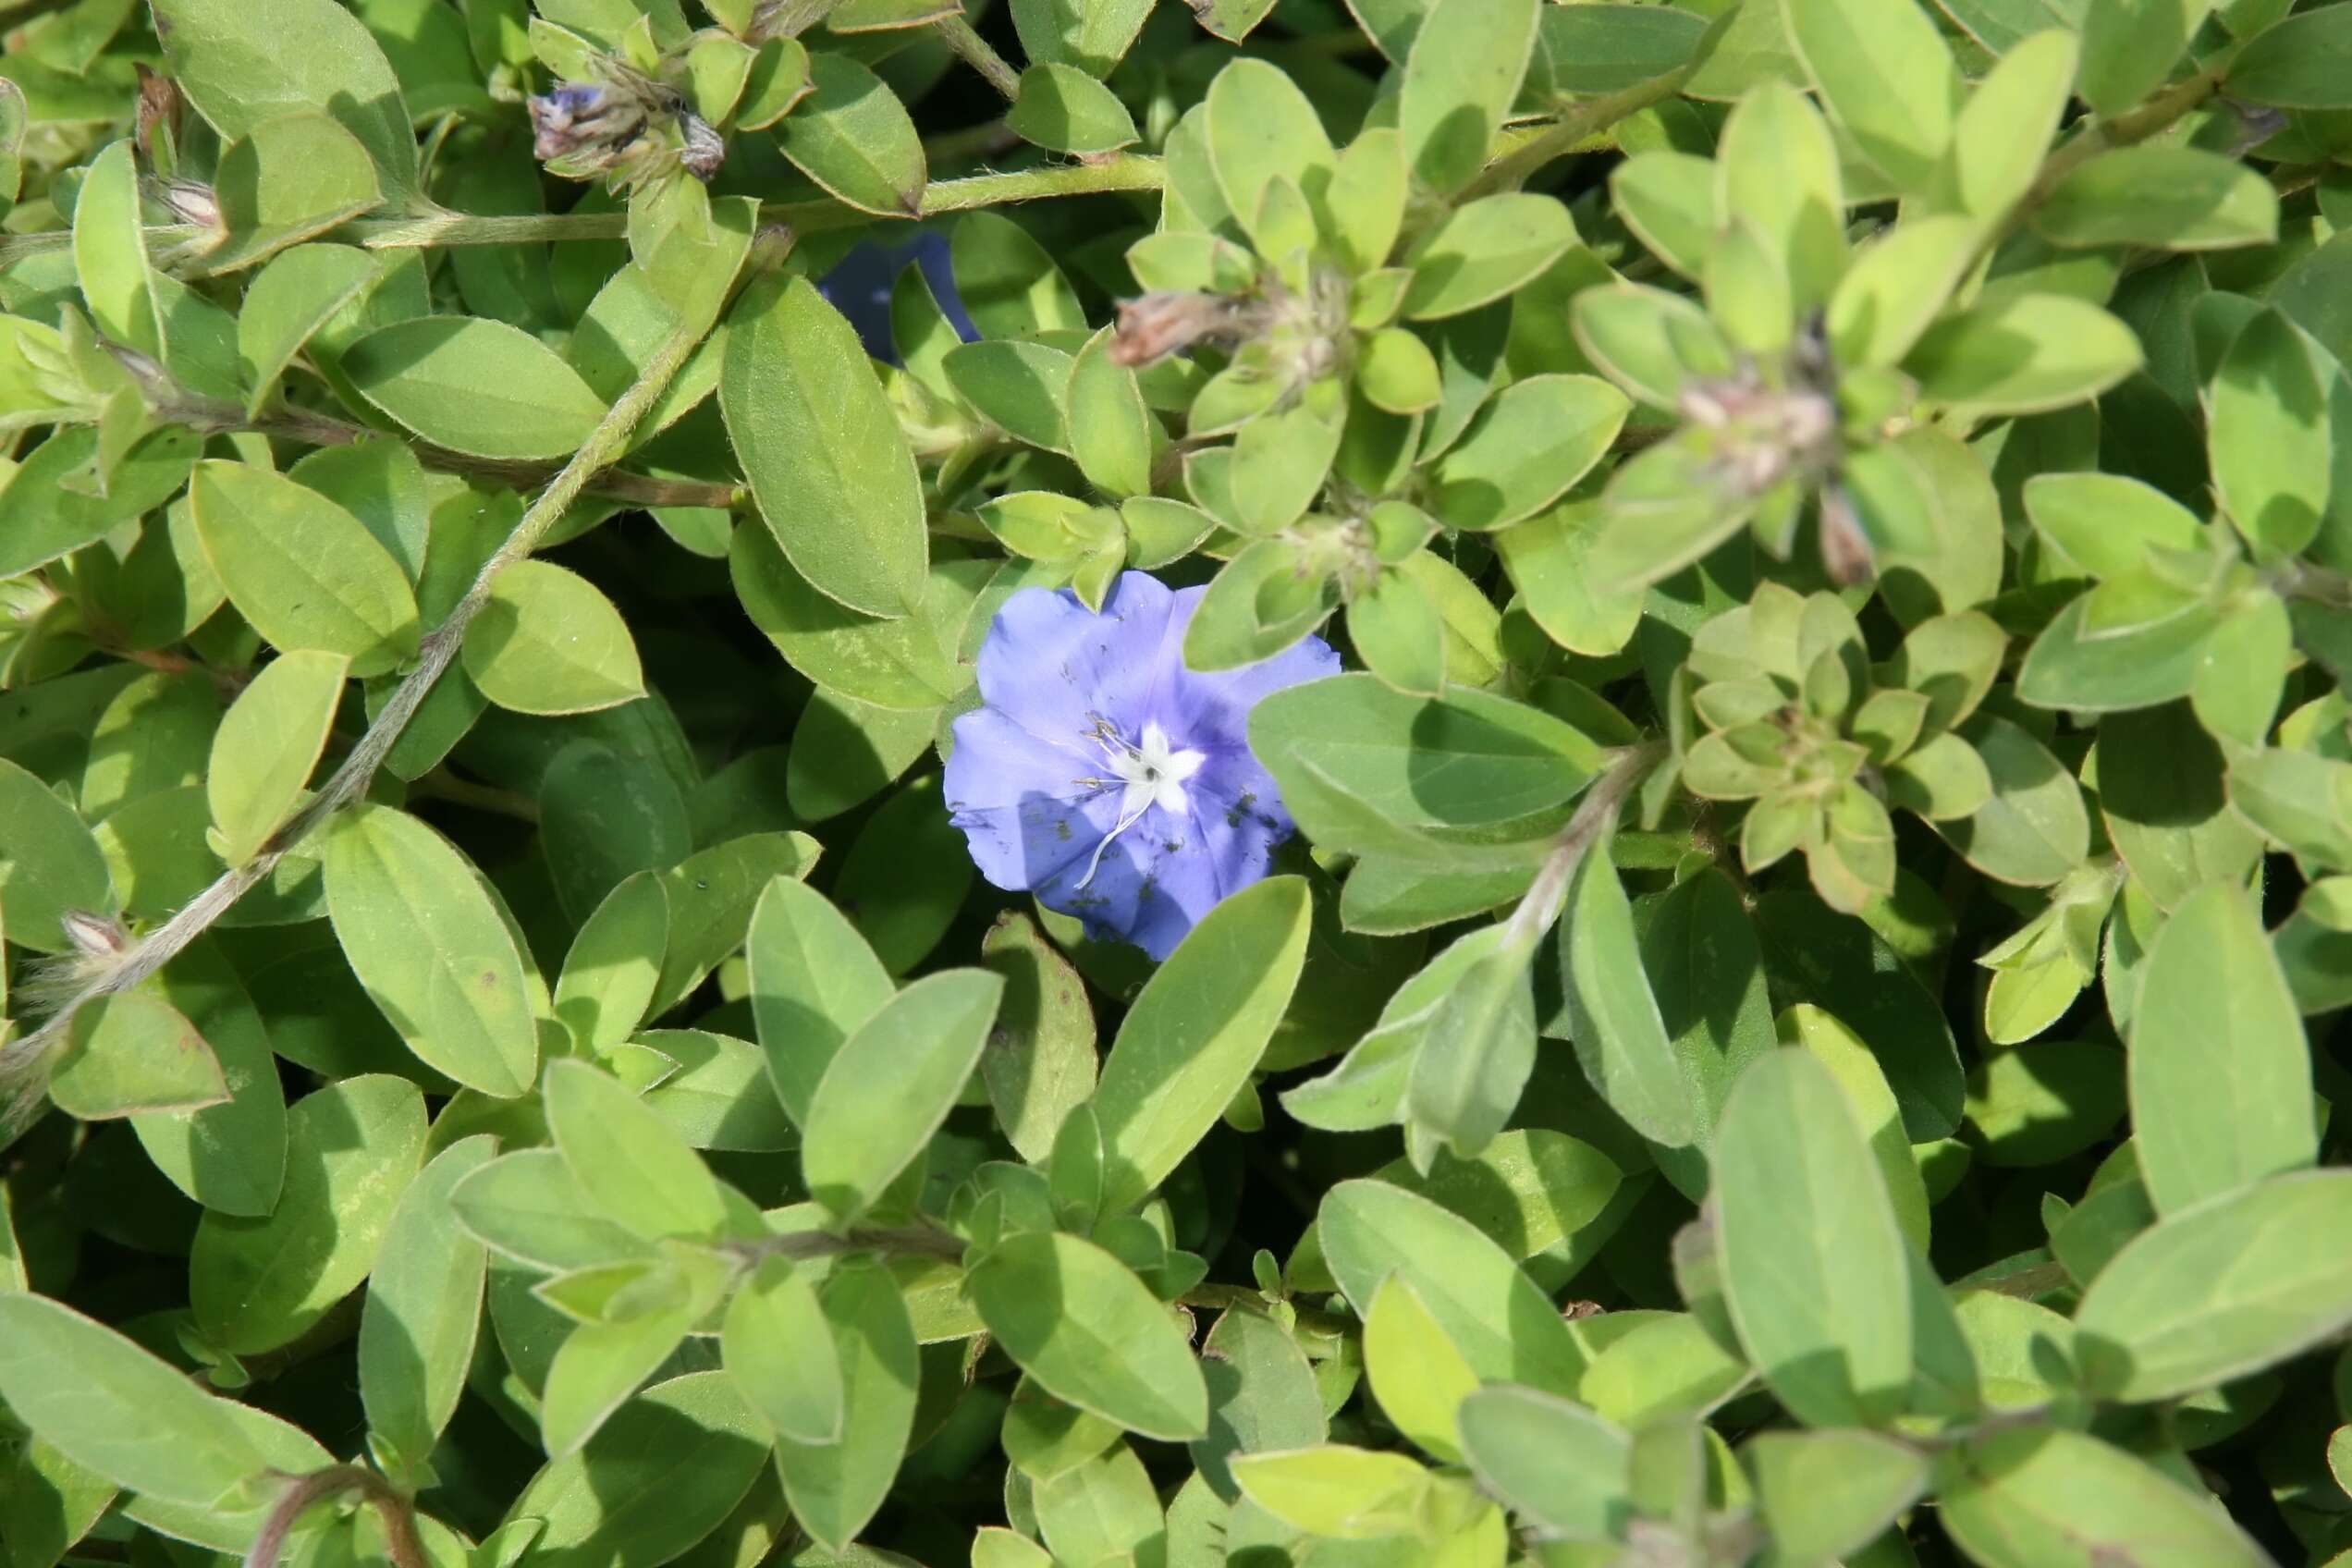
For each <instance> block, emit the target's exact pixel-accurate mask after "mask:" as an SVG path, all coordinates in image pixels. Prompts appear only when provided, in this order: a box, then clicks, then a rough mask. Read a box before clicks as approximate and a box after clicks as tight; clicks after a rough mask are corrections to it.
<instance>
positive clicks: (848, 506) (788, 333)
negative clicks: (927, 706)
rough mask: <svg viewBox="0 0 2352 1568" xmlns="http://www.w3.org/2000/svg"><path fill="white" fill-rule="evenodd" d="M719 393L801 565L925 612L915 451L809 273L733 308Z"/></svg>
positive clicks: (859, 604)
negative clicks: (807, 275) (910, 446)
mask: <svg viewBox="0 0 2352 1568" xmlns="http://www.w3.org/2000/svg"><path fill="white" fill-rule="evenodd" d="M876 91H877V92H878V91H880V89H879V88H877V89H876ZM799 117H800V116H798V115H795V116H793V118H794V119H795V120H797V119H798V118H799ZM718 396H719V407H720V408H721V409H722V410H724V411H725V413H726V416H727V428H728V432H729V435H731V436H732V437H733V439H734V444H735V449H736V451H737V453H738V454H739V455H740V456H741V459H742V462H743V471H744V476H745V477H746V478H747V479H748V480H749V481H750V482H751V487H752V496H753V500H755V501H756V502H757V503H758V506H759V510H760V515H761V517H762V518H763V519H765V520H766V523H767V527H768V531H769V533H772V534H773V535H774V538H775V540H776V542H777V543H778V545H781V546H782V547H783V552H784V555H785V556H786V557H788V558H790V561H791V564H792V567H793V568H794V570H796V571H797V572H798V573H799V574H800V575H801V576H802V578H804V579H805V580H806V581H807V582H809V583H811V584H813V585H815V588H816V589H817V590H818V591H819V592H820V593H822V594H825V595H826V596H827V597H828V598H831V599H834V600H837V601H839V603H840V604H842V605H846V606H849V607H851V609H855V610H863V611H864V612H865V613H867V614H869V615H877V616H900V615H904V614H906V613H908V612H910V611H915V610H919V608H920V607H921V606H922V603H923V594H924V589H923V582H924V570H925V559H926V555H927V551H928V536H927V534H926V533H925V525H924V516H925V514H924V507H923V496H922V485H921V483H920V481H919V480H918V478H917V476H916V474H915V468H914V458H913V453H912V452H910V451H909V450H908V447H907V444H906V438H905V437H904V436H903V435H900V431H899V425H898V421H897V419H896V417H895V416H894V415H893V414H892V413H891V411H890V402H889V399H888V398H887V397H886V396H885V395H884V394H883V391H882V387H881V385H880V383H878V382H877V381H876V380H875V378H874V373H873V369H872V367H871V366H870V365H869V364H868V362H867V361H866V357H865V350H864V349H863V348H861V347H860V346H859V343H858V339H857V334H856V333H855V332H853V331H851V328H850V325H849V323H848V322H846V321H844V320H843V319H842V318H841V315H840V312H838V311H836V310H834V309H833V307H832V306H831V305H829V304H827V302H826V300H825V299H824V297H823V296H822V295H820V294H819V293H817V291H816V289H815V286H813V285H812V284H810V283H809V282H808V280H807V279H805V278H795V279H793V280H792V281H791V282H790V284H789V285H786V286H785V287H783V288H780V289H778V288H765V289H755V290H753V293H752V294H751V295H750V296H749V297H747V298H746V299H745V300H744V301H743V302H742V303H741V305H740V306H738V307H737V309H736V311H735V312H734V314H733V316H732V317H730V318H729V330H728V335H727V358H726V362H725V366H724V368H723V370H722V372H721V374H720V378H719V389H718ZM744 532H746V531H743V530H739V531H738V539H739V545H738V552H739V557H740V552H741V544H740V540H741V534H742V533H744ZM845 690H849V691H850V694H851V695H853V696H856V695H864V693H863V692H858V691H855V690H851V689H847V688H845ZM943 694H945V693H943ZM868 700H873V699H871V698H870V697H869V698H868Z"/></svg>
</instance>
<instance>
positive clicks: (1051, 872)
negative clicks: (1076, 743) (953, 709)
mask: <svg viewBox="0 0 2352 1568" xmlns="http://www.w3.org/2000/svg"><path fill="white" fill-rule="evenodd" d="M1085 766H1086V761H1085V759H1084V757H1081V756H1079V755H1078V754H1076V753H1073V752H1069V751H1064V750H1061V749H1060V748H1058V747H1053V746H1047V745H1042V744H1040V743H1039V742H1038V741H1037V739H1036V737H1035V736H1034V735H1032V734H1030V733H1029V732H1028V731H1027V730H1025V729H1022V728H1021V727H1020V726H1019V725H1017V724H1015V723H1014V722H1013V721H1012V720H1011V719H1010V718H1008V717H1005V716H1004V715H1003V714H1001V713H998V712H997V711H995V710H994V709H992V708H975V709H974V710H973V711H972V712H970V713H967V714H965V715H963V716H962V717H959V718H958V719H957V720H956V721H955V750H954V751H953V752H951V753H949V756H948V768H947V777H946V778H945V779H944V780H943V788H942V793H943V794H944V795H945V796H946V799H947V806H948V810H949V813H950V815H949V820H950V821H951V822H953V823H954V824H955V826H956V827H958V828H959V829H961V830H962V834H963V837H964V841H965V842H966V843H967V844H968V845H970V846H971V850H972V860H973V864H975V865H977V866H978V867H979V868H980V875H981V876H985V877H986V878H987V879H988V881H989V882H990V883H991V884H992V885H994V886H996V887H998V888H1006V889H1007V890H1009V891H1019V890H1021V889H1023V888H1035V887H1039V886H1041V885H1043V884H1044V883H1046V882H1048V881H1050V880H1051V879H1052V878H1053V877H1054V876H1057V875H1059V874H1060V873H1062V872H1064V871H1065V870H1069V869H1070V868H1071V867H1073V866H1077V867H1083V866H1084V864H1085V863H1086V861H1087V859H1088V858H1089V857H1091V856H1092V855H1093V854H1094V852H1095V846H1096V844H1099V843H1100V842H1102V840H1103V838H1104V836H1105V835H1106V834H1108V833H1109V831H1110V829H1111V825H1112V824H1113V823H1114V822H1116V821H1117V820H1118V815H1119V797H1120V793H1121V791H1120V790H1117V789H1109V788H1104V787H1102V786H1099V785H1090V784H1086V783H1083V782H1081V780H1082V778H1086V777H1089V776H1088V775H1085V774H1084V772H1083V769H1084V767H1085ZM1070 874H1071V876H1072V877H1075V876H1080V875H1083V872H1082V871H1071V873H1070Z"/></svg>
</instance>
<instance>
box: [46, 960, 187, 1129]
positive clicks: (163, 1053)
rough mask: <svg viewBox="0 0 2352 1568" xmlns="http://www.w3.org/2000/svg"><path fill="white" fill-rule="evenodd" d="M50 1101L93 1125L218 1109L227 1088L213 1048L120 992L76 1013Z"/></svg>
mask: <svg viewBox="0 0 2352 1568" xmlns="http://www.w3.org/2000/svg"><path fill="white" fill-rule="evenodd" d="M49 1097H50V1098H51V1099H52V1100H54V1101H55V1102H56V1105H57V1109H60V1110H62V1111H64V1112H65V1113H66V1114H67V1115H68V1116H71V1117H74V1118H76V1119H77V1120H79V1121H102V1120H104V1119H106V1118H109V1117H116V1116H129V1115H132V1114H134V1113H139V1112H146V1111H167V1110H168V1111H185V1110H197V1109H202V1108H203V1107H205V1106H213V1105H219V1104H221V1103H222V1102H223V1101H225V1100H227V1098H228V1084H227V1079H225V1078H224V1077H223V1076H222V1074H221V1066H220V1062H219V1061H218V1060H216V1059H215V1058H214V1055H213V1048H212V1047H211V1046H209V1045H207V1044H206V1043H205V1041H204V1037H203V1036H202V1035H199V1034H198V1033H197V1032H196V1028H195V1025H193V1024H191V1023H189V1021H188V1020H187V1019H186V1018H184V1017H182V1016H181V1015H180V1012H179V1010H178V1009H177V1008H175V1007H173V1006H172V1005H171V1004H170V1003H169V1002H166V1001H164V1000H161V999H160V998H155V997H153V996H150V995H148V994H147V993H145V992H143V991H123V992H118V993H116V994H115V995H112V996H104V997H100V998H97V999H95V1000H93V1001H92V1002H90V1003H88V1004H86V1005H85V1006H82V1007H80V1008H77V1009H76V1010H75V1011H74V1014H73V1020H72V1023H71V1025H70V1026H69V1027H68V1029H67V1033H66V1046H65V1049H64V1051H63V1052H62V1053H61V1054H60V1055H59V1056H58V1058H57V1064H56V1069H55V1072H53V1073H52V1074H51V1076H50V1080H49Z"/></svg>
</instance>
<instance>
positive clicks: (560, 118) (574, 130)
mask: <svg viewBox="0 0 2352 1568" xmlns="http://www.w3.org/2000/svg"><path fill="white" fill-rule="evenodd" d="M528 103H529V105H530V109H531V131H532V140H531V151H532V154H533V156H534V157H536V158H538V160H539V161H540V162H541V163H552V162H554V161H556V160H557V159H567V160H570V161H571V162H572V163H574V164H575V165H582V166H583V167H584V166H586V165H591V164H594V165H597V166H602V165H605V164H609V163H611V162H612V161H613V159H614V158H615V157H617V156H618V155H619V151H620V149H621V148H622V147H624V146H625V145H627V144H628V143H629V142H630V141H632V140H634V139H635V137H636V135H637V133H638V132H639V131H641V130H643V129H644V128H645V106H644V104H643V103H642V102H641V101H639V99H638V98H637V96H636V95H635V94H634V93H627V92H616V91H614V90H613V89H612V88H609V87H606V86H602V85H600V84H598V83H595V82H582V81H567V82H563V83H560V84H558V85H557V88H556V90H555V91H554V92H549V93H545V94H544V95H542V96H539V97H535V98H532V99H530V100H528Z"/></svg>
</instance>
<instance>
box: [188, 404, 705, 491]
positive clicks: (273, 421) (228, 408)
mask: <svg viewBox="0 0 2352 1568" xmlns="http://www.w3.org/2000/svg"><path fill="white" fill-rule="evenodd" d="M159 411H161V412H162V413H163V414H164V415H165V417H166V418H168V419H170V420H172V421H173V422H174V423H178V424H185V425H188V426H190V428H192V429H196V430H201V431H203V432H205V433H206V434H208V435H227V434H228V433H229V432H232V431H251V432H253V433H255V434H257V435H270V436H276V437H280V438H282V439H285V440H288V441H300V442H302V443H304V444H305V445H308V446H312V447H347V446H349V445H350V444H351V443H352V442H354V441H361V440H365V439H367V438H368V437H370V436H375V435H383V434H384V433H383V432H382V431H380V430H374V429H371V428H370V427H369V426H367V425H364V424H358V423H353V422H351V421H349V420H343V419H337V418H336V417H335V416H334V415H332V414H323V413H316V412H313V411H312V410H308V409H280V410H277V411H276V412H275V413H266V414H263V415H260V416H258V417H256V418H252V419H248V418H247V417H246V416H245V414H244V411H243V410H240V409H239V408H237V407H235V406H234V405H232V404H228V403H219V402H214V401H212V400H211V399H209V398H194V397H190V396H187V395H185V394H181V395H178V396H175V397H172V398H168V400H167V402H166V405H165V407H163V408H162V409H161V410H159ZM409 449H410V451H412V452H414V453H415V454H416V457H417V460H418V461H419V462H421V463H423V465H424V466H425V467H427V468H429V469H433V470H435V471H437V472H442V473H461V474H464V475H466V476H467V477H468V478H471V479H487V480H492V481H494V482H496V483H497V484H506V485H510V486H512V487H513V488H515V489H517V490H528V489H530V488H531V487H532V486H533V485H534V484H544V483H545V481H547V480H548V479H550V478H552V477H553V476H554V475H555V473H556V472H557V470H556V469H555V468H553V467H551V466H550V465H548V464H546V463H533V462H511V461H508V460H505V459H498V458H478V457H475V456H473V455H472V453H469V452H453V451H451V450H449V449H448V448H447V447H436V446H435V445H434V444H433V443H432V442H430V441H411V442H410V443H409ZM582 494H583V495H589V496H604V497H606V499H607V500H614V501H626V502H628V503H629V504H630V505H631V506H637V507H718V508H728V507H731V506H733V505H734V504H735V503H736V502H737V501H739V500H741V498H742V496H743V490H742V487H741V485H736V484H712V483H707V482H705V481H703V480H699V479H656V478H655V477H654V476H653V475H651V474H643V473H626V472H622V471H621V470H619V469H616V468H607V469H604V470H601V471H599V472H595V473H593V474H591V475H589V477H588V481H587V483H586V484H584V485H582Z"/></svg>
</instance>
